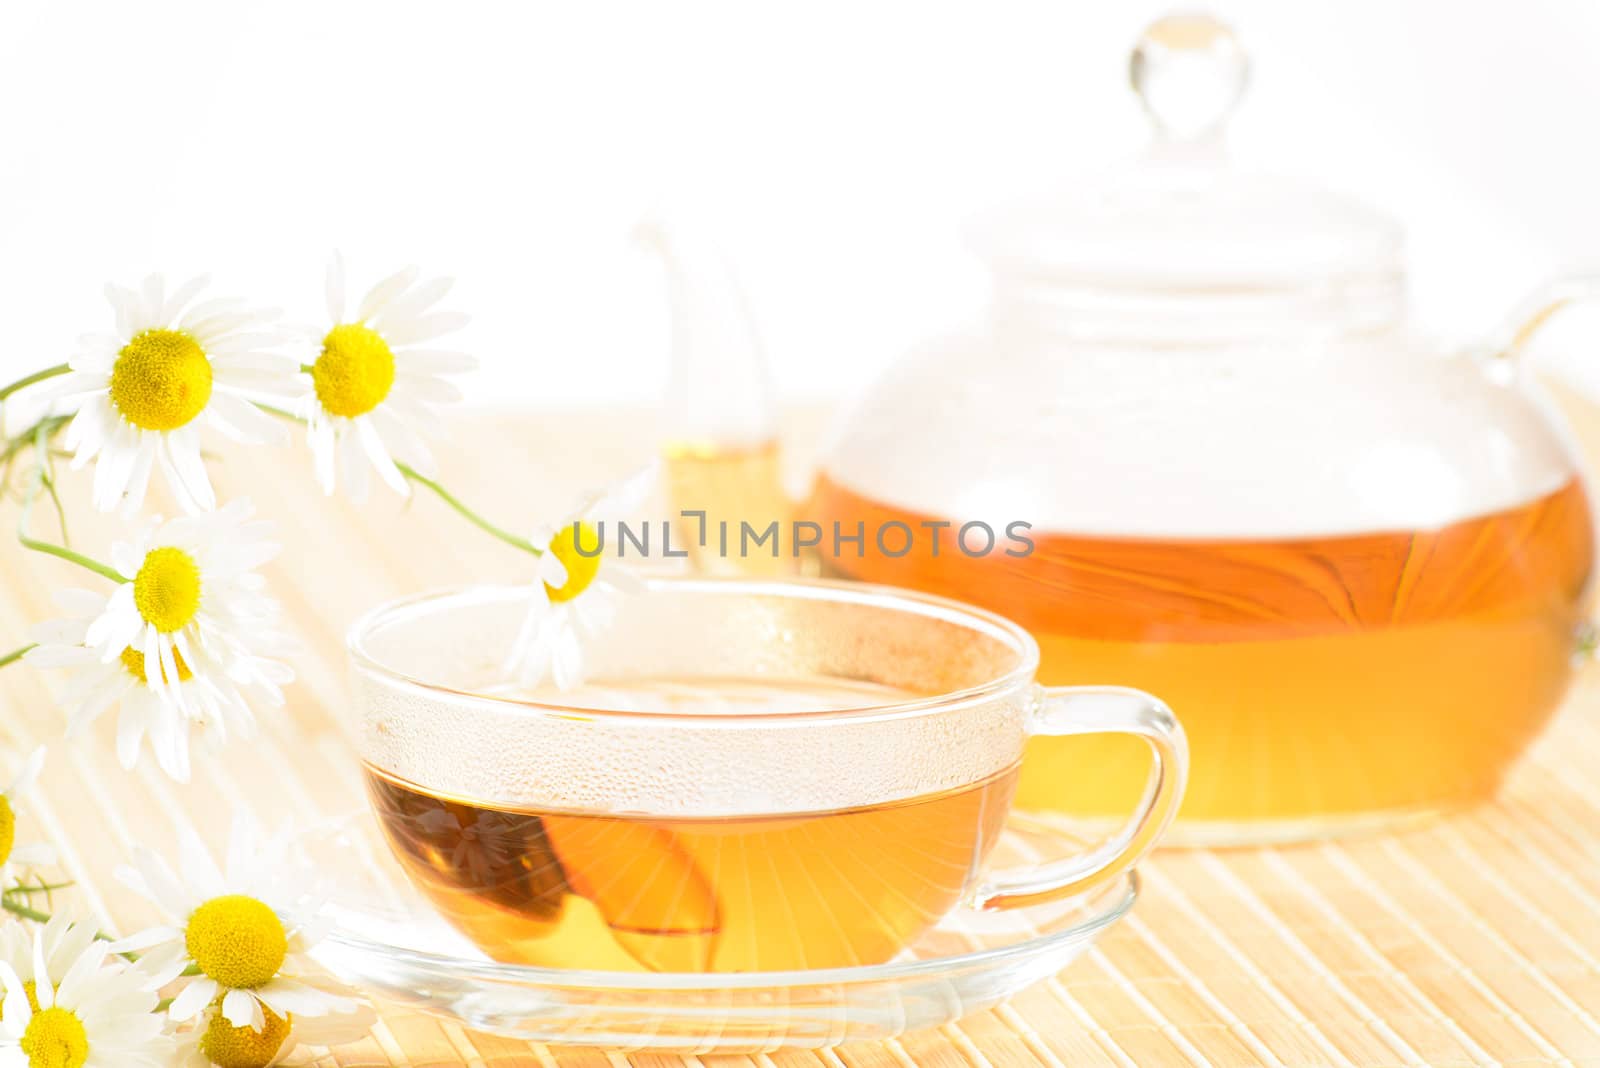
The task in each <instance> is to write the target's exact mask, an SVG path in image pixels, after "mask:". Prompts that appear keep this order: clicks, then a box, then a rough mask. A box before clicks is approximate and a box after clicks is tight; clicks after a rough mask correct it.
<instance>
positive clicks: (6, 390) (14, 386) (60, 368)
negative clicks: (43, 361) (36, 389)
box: [0, 363, 72, 400]
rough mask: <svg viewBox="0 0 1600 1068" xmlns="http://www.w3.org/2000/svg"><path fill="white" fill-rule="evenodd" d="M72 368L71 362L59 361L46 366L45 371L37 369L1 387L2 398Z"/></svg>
mask: <svg viewBox="0 0 1600 1068" xmlns="http://www.w3.org/2000/svg"><path fill="white" fill-rule="evenodd" d="M70 370H72V367H71V366H70V365H69V364H64V363H58V364H56V365H55V366H54V367H46V368H45V369H44V370H43V371H35V372H34V373H33V374H31V375H28V376H26V377H25V378H19V379H17V380H16V381H15V382H13V383H11V384H10V385H9V386H3V387H0V400H5V399H6V398H7V397H9V396H11V394H13V393H15V392H16V391H17V390H19V389H26V388H28V387H29V386H31V385H33V384H34V383H35V382H43V381H44V380H45V379H47V378H54V377H56V376H57V375H64V374H66V373H67V372H68V371H70Z"/></svg>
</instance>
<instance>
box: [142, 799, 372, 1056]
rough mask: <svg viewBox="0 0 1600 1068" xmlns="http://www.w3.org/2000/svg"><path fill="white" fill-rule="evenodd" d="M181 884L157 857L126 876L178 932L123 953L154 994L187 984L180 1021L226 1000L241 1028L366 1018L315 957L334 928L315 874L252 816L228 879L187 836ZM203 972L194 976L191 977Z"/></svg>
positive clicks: (228, 1013) (235, 835) (177, 1006)
mask: <svg viewBox="0 0 1600 1068" xmlns="http://www.w3.org/2000/svg"><path fill="white" fill-rule="evenodd" d="M179 841H180V848H181V854H180V862H181V863H180V867H181V868H182V872H183V878H182V879H181V880H180V879H179V878H178V877H177V876H176V875H175V874H174V873H173V871H172V869H171V867H169V866H168V865H167V863H166V861H164V860H162V859H161V857H160V856H158V855H157V854H155V853H153V852H151V851H150V850H148V849H142V848H141V849H138V850H136V851H135V853H134V863H133V866H132V867H127V868H122V869H120V870H119V871H118V872H117V877H118V878H119V879H121V880H122V882H123V883H124V884H125V885H126V886H128V887H129V888H130V889H132V890H133V891H135V892H136V893H139V894H141V895H143V896H144V897H146V898H148V899H149V900H150V901H152V902H154V903H155V905H156V906H157V907H158V908H160V909H161V911H162V912H163V913H164V914H165V915H166V918H167V920H168V925H166V926H162V927H155V928H152V929H150V930H148V931H144V932H141V933H139V934H136V935H133V936H131V937H129V938H125V939H123V940H121V941H120V942H117V943H114V944H113V946H112V948H113V949H114V950H116V951H117V952H132V951H138V952H140V953H141V954H142V955H141V957H140V959H139V968H140V970H141V971H143V972H145V973H146V974H148V975H149V976H150V981H151V983H152V985H155V986H162V985H165V984H166V983H170V982H172V981H173V980H175V979H179V977H180V976H182V977H183V978H182V983H183V989H182V990H181V991H180V992H179V993H178V994H177V995H176V996H175V997H174V998H173V1001H172V1006H171V1008H170V1009H169V1010H168V1012H169V1014H170V1015H171V1017H172V1018H173V1019H174V1020H177V1021H180V1022H181V1021H185V1020H190V1019H194V1018H195V1017H197V1016H200V1015H201V1014H202V1013H204V1012H205V1011H206V1009H207V1007H208V1006H211V1005H213V1004H215V1003H217V1002H218V1001H219V999H220V1005H221V1013H222V1017H223V1018H224V1019H225V1020H226V1021H227V1022H228V1023H229V1024H232V1025H233V1026H234V1027H250V1028H253V1029H254V1030H256V1031H266V1030H267V1028H268V1020H267V1013H269V1012H271V1013H273V1014H274V1015H276V1016H277V1017H279V1018H281V1019H283V1020H289V1019H291V1018H294V1019H300V1018H305V1017H318V1016H326V1015H328V1014H330V1013H339V1014H345V1013H351V1012H355V1011H357V1009H359V1007H360V1002H359V1001H357V1000H356V999H355V998H354V997H351V996H349V995H348V994H346V993H343V992H341V991H340V990H339V989H338V988H336V987H335V986H334V984H332V983H331V982H330V981H329V980H328V979H327V978H326V977H325V976H324V975H322V973H320V972H319V971H318V970H317V968H316V966H315V965H314V964H313V963H312V962H311V960H310V958H309V957H308V956H307V953H308V952H309V950H310V949H311V948H312V947H313V946H314V945H315V944H316V943H317V942H318V941H319V940H320V939H321V938H322V936H323V934H324V933H325V931H326V928H327V924H326V921H323V920H321V919H319V918H318V916H317V913H318V911H319V903H318V902H317V901H316V900H315V899H314V898H312V897H311V895H310V894H309V892H308V890H307V886H308V885H309V883H308V878H307V873H306V872H305V871H303V870H301V869H299V868H298V867H297V866H295V865H292V864H290V863H289V860H290V858H289V850H288V840H287V835H286V834H278V835H272V836H267V835H263V834H262V833H261V832H260V830H259V829H258V828H257V826H256V824H255V822H254V821H253V820H251V819H250V818H249V817H248V816H246V815H244V814H242V813H241V814H240V815H239V816H238V817H237V818H235V820H234V822H233V827H232V830H231V832H230V834H229V840H228V856H227V863H226V870H225V871H223V870H219V869H218V868H217V866H216V864H215V863H213V861H212V859H211V856H210V854H208V853H207V852H206V849H205V847H204V846H203V845H202V844H201V843H200V841H199V839H198V838H197V837H196V836H195V834H194V832H193V831H192V830H190V829H188V828H182V829H180V832H179ZM191 967H192V968H193V969H194V970H195V972H196V974H194V975H190V976H184V975H183V973H184V972H185V971H186V970H188V969H190V968H191Z"/></svg>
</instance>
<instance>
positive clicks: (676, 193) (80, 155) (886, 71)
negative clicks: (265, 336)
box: [0, 0, 1600, 403]
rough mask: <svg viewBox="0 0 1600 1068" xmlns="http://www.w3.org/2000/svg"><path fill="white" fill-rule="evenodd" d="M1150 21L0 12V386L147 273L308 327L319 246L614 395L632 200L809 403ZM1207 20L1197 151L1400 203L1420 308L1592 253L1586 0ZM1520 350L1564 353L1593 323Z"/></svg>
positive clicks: (500, 396) (898, 330) (1139, 9)
mask: <svg viewBox="0 0 1600 1068" xmlns="http://www.w3.org/2000/svg"><path fill="white" fill-rule="evenodd" d="M1166 7H1167V5H1164V4H1160V3H1155V2H1146V0H1138V2H1123V3H1116V4H1111V3H1100V2H1096V3H1089V2H1066V0H1051V2H1043V0H1041V2H1034V3H992V2H989V3H978V2H973V3H967V4H950V5H935V4H930V3H918V4H874V3H850V4H838V5H832V4H825V3H817V2H810V3H805V4H785V5H778V4H765V3H751V2H742V3H729V4H720V5H716V4H701V3H686V2H672V3H652V4H638V5H614V4H601V3H561V4H504V5H490V4H475V3H451V4H445V3H431V4H417V5H406V4H399V3H393V2H381V0H373V2H359V3H339V2H336V0H276V2H273V3H262V4H251V5H245V4H235V3H224V2H219V0H202V2H195V3H162V2H148V0H145V2H140V3H127V2H114V3H113V2H107V3H103V4H100V3H93V4H91V3H65V2H59V0H55V2H20V0H7V2H6V3H5V5H4V6H3V7H0V302H3V303H0V323H3V326H4V329H3V334H0V337H3V339H4V344H3V346H0V361H3V364H4V366H3V367H0V371H5V372H15V373H21V372H23V371H25V370H28V369H32V368H34V367H37V366H42V365H44V364H47V363H52V362H55V361H57V360H59V359H61V358H63V357H64V356H65V355H67V354H68V353H69V352H70V349H71V345H72V341H73V339H74V338H75V337H76V336H77V335H78V334H80V333H83V332H86V331H89V330H98V329H102V328H104V327H106V326H107V325H108V324H109V322H110V319H109V311H108V310H107V308H106V307H105V305H104V304H103V301H102V298H101V296H100V289H101V286H102V285H103V283H104V282H105V281H107V280H111V279H116V280H122V281H127V282H132V281H135V280H136V279H137V278H139V277H140V276H142V275H143V274H144V273H145V272H147V271H148V270H150V269H160V270H162V271H165V272H167V273H169V274H171V275H186V274H189V273H192V272H198V271H209V272H211V273H212V274H213V276H214V278H215V279H216V282H217V285H218V287H219V288H220V289H223V290H227V291H229V292H237V293H242V294H246V295H251V296H253V297H255V298H257V299H258V300H260V301H261V302H263V303H267V304H272V305H275V306H279V307H282V308H284V309H285V310H286V311H287V312H288V313H289V314H290V315H291V316H293V317H295V318H300V319H304V318H308V317H311V316H313V315H315V314H316V313H317V312H318V311H319V309H320V307H321V301H320V293H321V278H322V269H323V264H324V263H325V261H326V258H327V256H328V254H329V252H330V250H332V249H334V248H340V249H342V250H343V251H344V252H345V254H346V256H347V257H348V258H349V259H350V261H351V263H352V267H353V268H354V271H355V273H356V278H357V283H360V282H361V281H362V280H368V281H370V280H371V279H372V278H373V277H375V276H376V275H377V274H379V273H383V272H387V271H388V270H390V269H392V268H393V267H395V266H398V265H402V264H404V263H407V262H412V261H415V262H418V263H420V264H422V265H423V266H424V267H425V268H427V269H428V270H430V271H434V272H439V273H449V274H453V275H455V276H456V277H457V278H458V279H459V284H458V287H457V290H456V293H455V295H454V297H453V298H452V299H453V303H454V305H455V306H457V307H459V308H462V309H463V310H466V311H469V312H470V313H472V314H473V316H474V322H473V325H472V327H471V328H470V333H467V334H464V335H462V344H463V346H464V347H469V348H471V349H472V350H473V351H475V352H476V353H478V354H479V355H480V356H481V357H482V359H483V362H484V369H483V371H482V372H480V373H479V374H478V375H477V376H476V377H475V379H474V380H473V381H472V383H471V384H470V386H469V390H470V392H471V393H472V394H473V395H474V396H475V397H477V398H480V399H493V400H507V399H514V400H527V401H537V402H547V403H566V402H572V401H581V400H597V399H603V398H621V399H629V400H636V401H637V400H643V401H649V400H652V399H654V398H655V397H657V396H658V395H659V393H660V391H661V389H662V386H663V384H664V380H665V375H666V354H667V330H666V323H665V313H664V307H663V299H662V297H661V295H660V287H659V284H658V281H659V280H658V278H657V276H656V275H655V273H654V272H653V271H652V270H651V268H650V265H649V263H648V262H647V261H646V260H645V259H644V258H643V255H642V254H641V253H639V252H638V251H637V250H635V249H633V248H632V247H631V246H630V243H629V238H628V235H629V231H630V228H631V226H632V225H633V223H634V221H635V220H636V219H637V218H638V217H639V215H640V214H641V213H642V212H643V211H645V210H646V209H647V208H648V207H649V206H650V205H651V204H652V203H656V202H658V201H660V200H661V199H662V198H663V197H665V198H667V199H666V203H668V204H673V205H678V206H681V207H686V208H688V209H690V210H691V211H692V212H693V214H694V215H695V216H697V217H698V219H699V220H700V221H701V222H702V223H703V224H705V225H706V226H708V227H710V228H711V229H713V230H714V231H715V234H716V237H717V239H718V240H719V241H721V243H722V244H723V246H724V247H725V248H726V250H727V251H728V252H729V253H730V255H731V256H732V257H733V258H734V259H735V261H736V262H737V264H738V266H739V269H740V271H741V273H742V274H743V276H744V278H745V280H746V287H747V289H748V291H749V294H750V297H751V302H752V304H753V306H754V309H755V312H756V314H757V316H758V317H759V320H760V323H761V326H762V329H763V332H764V334H765V337H766V342H767V346H768V349H769V351H770V354H771V358H772V361H773V364H774V366H775V369H776V373H777V378H778V381H779V383H780V385H781V387H782V388H783V390H784V391H785V392H786V394H788V395H789V396H791V397H796V398H798V397H810V396H816V395H828V396H832V395H836V394H839V393H841V392H843V391H845V390H847V389H849V388H850V387H852V386H853V385H855V384H857V383H858V382H859V381H860V380H861V379H862V378H863V377H864V376H865V375H867V374H869V373H871V371H872V370H873V369H875V368H877V367H880V366H882V364H883V363H884V362H886V361H887V360H889V359H891V358H892V357H893V356H894V355H895V354H896V353H897V352H898V351H899V350H901V349H902V348H903V347H904V346H905V345H906V344H907V343H909V342H910V341H912V340H914V339H915V338H917V337H919V336H922V335H924V334H926V333H929V332H931V331H933V330H936V329H938V328H939V327H940V326H941V325H942V324H944V323H946V322H948V321H949V320H950V319H951V318H953V317H956V316H958V315H960V314H961V313H962V312H964V311H965V310H968V309H974V308H976V307H978V306H979V304H980V302H981V300H982V296H983V277H982V272H981V270H980V269H979V268H978V266H977V265H976V263H975V262H974V261H972V260H971V259H969V258H967V257H966V256H965V254H964V253H963V251H962V247H961V243H960V236H959V231H960V224H961V222H962V220H963V219H964V218H965V217H966V216H967V215H968V214H969V213H970V212H971V211H973V210H974V209H975V208H978V207H981V206H983V205H986V204H989V203H991V202H993V201H995V200H998V199H1002V198H1004V197H1005V196H1007V195H1008V194H1011V193H1015V192H1020V191H1027V190H1032V189H1035V188H1038V187H1040V186H1047V185H1049V184H1050V183H1051V182H1052V181H1057V180H1060V179H1062V178H1064V177H1066V176H1069V175H1071V174H1072V173H1073V172H1074V171H1075V170H1080V169H1084V168H1088V167H1093V166H1096V165H1100V164H1103V163H1106V162H1108V161H1110V160H1112V159H1114V158H1116V157H1118V156H1120V155H1124V154H1127V153H1130V152H1132V151H1134V150H1136V149H1137V147H1138V146H1139V145H1140V144H1141V142H1142V140H1143V138H1144V125H1145V124H1144V120H1143V117H1142V115H1141V113H1140V112H1139V110H1138V108H1137V105H1136V103H1135V101H1134V100H1133V99H1132V97H1131V94H1130V93H1129V92H1128V91H1127V89H1126V74H1125V70H1126V67H1125V64H1126V58H1127V52H1128V48H1129V46H1130V44H1131V42H1132V41H1133V40H1134V39H1135V38H1136V36H1137V34H1138V32H1139V30H1140V29H1141V28H1142V26H1143V25H1144V24H1145V23H1146V22H1147V21H1149V19H1151V18H1152V17H1154V16H1155V15H1158V14H1160V13H1162V12H1163V11H1164V10H1166ZM1214 9H1215V10H1217V11H1218V12H1219V13H1221V14H1223V15H1224V16H1226V17H1228V18H1229V19H1230V20H1231V21H1232V22H1233V23H1234V24H1235V26H1236V28H1237V29H1238V30H1239V32H1240V33H1241V35H1242V36H1243V37H1244V38H1245V40H1246V43H1247V45H1248V47H1249V48H1250V49H1251V52H1252V54H1253V56H1254V57H1255V61H1256V64H1255V80H1254V86H1253V88H1252V91H1251V93H1250V96H1249V98H1248V99H1247V101H1246V103H1245V105H1244V107H1243V109H1242V111H1241V113H1240V115H1239V117H1238V119H1237V121H1236V123H1235V125H1234V129H1233V137H1232V141H1233V144H1234V147H1235V150H1236V153H1237V155H1238V156H1239V157H1241V158H1242V159H1243V160H1245V161H1247V162H1250V163H1254V164H1258V165H1261V166H1264V167H1266V168H1269V169H1277V170H1291V171H1294V172H1298V173H1303V174H1307V175H1311V176H1316V177H1317V178H1318V179H1319V180H1320V181H1322V182H1323V183H1325V184H1328V185H1331V186H1334V187H1336V188H1343V189H1346V190H1349V191H1352V192H1355V193H1358V194H1360V195H1362V196H1365V197H1367V198H1369V199H1371V200H1372V201H1374V202H1376V203H1378V204H1380V205H1382V206H1384V207H1386V208H1388V209H1389V210H1391V211H1392V212H1394V213H1395V214H1397V215H1399V216H1400V217H1402V218H1403V219H1405V220H1406V221H1407V222H1408V223H1409V226H1410V233H1411V239H1412V251H1413V268H1414V281H1413V295H1414V299H1415V306H1416V309H1417V313H1418V315H1419V317H1420V318H1421V319H1422V320H1423V321H1424V322H1425V323H1427V324H1428V325H1429V326H1430V327H1432V328H1434V329H1436V330H1437V331H1439V332H1442V333H1445V334H1448V335H1451V336H1457V337H1461V336H1466V335H1470V334H1472V333H1473V332H1475V331H1477V330H1480V329H1484V328H1487V327H1488V326H1490V325H1492V324H1493V323H1494V322H1495V321H1496V320H1497V319H1498V318H1499V316H1500V315H1501V314H1502V313H1503V312H1504V311H1505V310H1506V309H1507V307H1508V306H1509V305H1510V304H1512V303H1513V302H1514V301H1515V300H1516V299H1517V298H1518V297H1519V296H1520V294H1521V291H1522V290H1524V289H1526V288H1527V287H1529V286H1530V285H1531V284H1533V283H1534V282H1535V281H1536V280H1538V279H1540V278H1542V277H1544V276H1546V275H1548V274H1550V273H1552V272H1553V271H1555V270H1557V269H1558V268H1561V267H1565V266H1569V265H1573V264H1581V263H1583V262H1585V261H1586V260H1587V262H1589V263H1590V264H1591V265H1594V264H1600V211H1597V210H1596V208H1595V205H1594V198H1595V196H1596V192H1597V190H1600V148H1597V145H1600V138H1597V137H1596V135H1595V131H1596V125H1595V123H1596V114H1597V112H1600V108H1597V106H1596V105H1597V104H1600V63H1597V62H1596V59H1595V57H1596V56H1597V55H1600V5H1597V4H1594V3H1591V2H1587V0H1519V2H1518V3H1516V4H1514V5H1513V4H1505V3H1490V2H1488V0H1448V2H1447V0H1437V2H1428V3H1404V2H1398V0H1388V2H1384V0H1327V2H1314V3H1307V2H1284V0H1232V2H1222V3H1218V4H1216V5H1215V8H1214ZM1582 322H1583V323H1585V324H1586V323H1587V322H1588V320H1586V319H1585V320H1582ZM1560 339H1561V342H1562V343H1561V344H1560V345H1556V346H1554V349H1556V350H1559V351H1552V348H1553V347H1552V345H1551V344H1549V343H1547V344H1546V345H1545V346H1544V348H1545V358H1553V359H1557V360H1559V359H1563V358H1564V359H1568V360H1570V361H1571V362H1572V363H1573V364H1574V365H1575V366H1579V367H1582V366H1586V365H1587V363H1588V362H1591V361H1592V362H1594V363H1595V364H1597V365H1600V352H1595V351H1594V350H1595V349H1596V348H1600V345H1597V344H1596V343H1595V342H1596V341H1597V340H1600V328H1596V329H1592V330H1591V329H1578V328H1575V327H1574V326H1572V325H1571V324H1569V325H1568V326H1567V327H1565V328H1564V329H1563V330H1562V331H1561V332H1560ZM6 377H10V374H7V375H6ZM1596 377H1597V380H1600V367H1597V376H1596Z"/></svg>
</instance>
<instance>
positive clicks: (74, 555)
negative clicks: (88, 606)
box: [17, 491, 132, 584]
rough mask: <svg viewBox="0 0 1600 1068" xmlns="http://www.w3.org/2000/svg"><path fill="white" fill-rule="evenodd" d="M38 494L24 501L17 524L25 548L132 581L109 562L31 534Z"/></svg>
mask: <svg viewBox="0 0 1600 1068" xmlns="http://www.w3.org/2000/svg"><path fill="white" fill-rule="evenodd" d="M36 494H37V491H35V493H31V494H29V495H28V499H27V500H26V501H24V502H23V504H22V521H21V522H20V523H18V524H17V540H18V541H20V542H21V543H22V547H23V548H24V549H32V550H33V551H34V552H36V553H45V554H46V555H48V556H54V557H58V558H60V559H62V560H66V561H67V562H69V563H73V564H77V565H78V566H79V567H82V568H87V569H88V570H90V571H93V572H94V573H95V574H96V575H103V576H104V577H106V578H108V579H110V580H111V581H112V582H115V583H118V584H121V583H124V582H131V581H132V580H131V579H129V578H128V576H126V575H124V574H123V573H122V572H120V571H118V570H117V569H116V568H114V567H112V566H111V565H109V564H102V563H101V562H100V561H98V560H94V559H91V558H90V557H87V556H84V555H83V554H82V553H79V552H73V551H72V550H71V549H69V548H67V547H66V546H65V545H56V544H54V543H52V542H48V541H40V540H39V539H38V538H34V537H31V536H29V534H28V514H29V513H30V512H32V511H33V498H34V496H36Z"/></svg>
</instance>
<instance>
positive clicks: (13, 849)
mask: <svg viewBox="0 0 1600 1068" xmlns="http://www.w3.org/2000/svg"><path fill="white" fill-rule="evenodd" d="M43 767H44V746H40V747H39V748H37V749H35V750H34V751H33V753H32V754H31V755H30V756H29V757H28V761H27V763H26V764H24V765H23V766H22V771H20V772H19V773H18V774H17V777H16V778H15V779H13V780H12V781H11V785H10V786H7V787H6V788H5V790H4V792H0V888H6V889H9V888H10V887H11V886H12V885H13V884H14V883H15V882H16V881H17V875H18V874H19V873H20V872H22V871H24V870H26V869H28V868H31V867H34V866H35V865H38V864H53V863H55V859H56V851H55V850H54V849H52V848H51V847H50V846H49V845H46V844H44V843H42V842H40V843H29V844H26V845H18V844H17V816H18V815H20V814H21V813H22V810H23V804H24V802H25V801H26V800H27V795H28V793H29V792H30V791H31V790H32V789H33V784H34V782H35V781H36V780H37V779H38V778H39V770H40V769H41V768H43Z"/></svg>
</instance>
